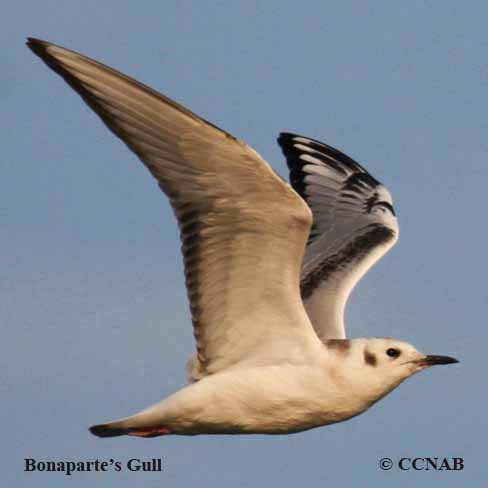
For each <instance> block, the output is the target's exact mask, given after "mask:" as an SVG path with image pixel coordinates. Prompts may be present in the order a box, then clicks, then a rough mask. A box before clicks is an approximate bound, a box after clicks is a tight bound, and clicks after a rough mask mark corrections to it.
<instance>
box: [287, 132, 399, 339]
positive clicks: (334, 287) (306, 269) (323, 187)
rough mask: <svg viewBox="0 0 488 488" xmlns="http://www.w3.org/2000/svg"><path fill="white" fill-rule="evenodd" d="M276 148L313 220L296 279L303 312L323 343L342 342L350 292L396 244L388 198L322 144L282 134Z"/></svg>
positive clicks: (343, 157)
mask: <svg viewBox="0 0 488 488" xmlns="http://www.w3.org/2000/svg"><path fill="white" fill-rule="evenodd" d="M278 143H279V145H280V146H281V148H282V150H283V153H284V155H285V156H286V161H287V164H288V168H289V169H290V182H291V184H292V186H293V188H294V189H295V190H296V191H297V192H298V193H299V194H300V195H301V196H302V198H303V199H304V200H305V201H306V202H307V203H308V205H309V207H310V208H311V210H312V214H313V226H312V230H311V233H310V237H309V240H308V244H307V249H306V251H305V258H304V262H303V268H302V274H301V292H302V298H303V300H304V303H305V308H306V309H307V312H308V315H309V317H310V320H311V321H312V324H313V326H314V328H315V330H316V332H317V334H318V336H319V337H320V338H321V339H322V340H326V339H329V338H344V337H345V329H344V307H345V304H346V301H347V298H348V297H349V294H350V293H351V290H352V289H353V288H354V286H355V285H356V283H357V282H358V281H359V280H360V279H361V278H362V277H363V276H364V274H365V273H366V272H367V271H368V269H369V268H370V267H371V266H373V264H374V263H375V262H376V261H378V260H379V259H380V258H381V257H382V256H383V255H384V254H385V253H386V252H387V251H388V250H389V249H390V248H391V247H392V246H393V245H394V244H395V242H396V240H397V239H398V223H397V219H396V216H395V211H394V209H393V202H392V199H391V195H390V192H389V191H388V190H387V189H386V188H385V187H384V186H383V185H382V184H381V183H379V182H378V181H377V180H376V179H375V178H373V177H372V176H371V175H370V174H369V173H368V172H367V171H366V170H365V169H364V168H363V167H362V166H361V165H360V164H358V163H356V162H355V161H354V160H353V159H351V158H350V157H349V156H347V155H345V154H343V153H341V152H340V151H338V150H337V149H334V148H333V147H330V146H328V145H326V144H323V143H322V142H319V141H315V140H313V139H309V138H308V137H303V136H299V135H296V134H288V133H282V134H280V137H279V138H278Z"/></svg>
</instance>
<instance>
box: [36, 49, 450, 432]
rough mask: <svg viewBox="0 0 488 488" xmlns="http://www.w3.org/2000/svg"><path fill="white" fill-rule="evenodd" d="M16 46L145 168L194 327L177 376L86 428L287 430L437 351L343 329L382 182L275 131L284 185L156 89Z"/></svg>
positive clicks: (375, 247)
mask: <svg viewBox="0 0 488 488" xmlns="http://www.w3.org/2000/svg"><path fill="white" fill-rule="evenodd" d="M27 44H28V46H29V47H30V49H31V50H32V51H33V52H34V53H35V54H36V55H37V56H39V57H40V58H41V59H42V60H43V61H44V62H45V63H46V64H47V65H48V66H49V67H50V68H51V69H53V70H54V71H55V72H57V73H58V74H59V75H60V76H61V77H62V78H64V80H65V81H66V82H67V83H68V84H69V85H70V86H71V87H72V88H73V89H74V90H75V91H76V92H78V94H79V95H80V96H81V97H82V98H83V100H84V101H85V102H86V103H87V104H88V105H89V106H90V107H91V108H92V109H93V110H94V111H95V112H96V113H97V114H98V116H99V117H100V118H101V119H102V121H103V122H104V123H105V125H106V126H107V127H108V128H109V129H110V130H111V131H112V132H113V133H114V134H115V135H116V136H117V137H119V138H120V139H122V141H123V142H124V143H125V144H126V145H127V146H128V147H129V149H130V150H131V151H133V152H134V153H135V154H136V155H137V156H138V157H139V159H140V160H141V161H142V162H143V163H144V165H145V166H146V167H147V168H148V170H149V171H150V172H151V173H152V175H153V176H154V177H155V178H156V180H157V181H158V184H159V186H160V188H161V190H162V191H163V192H164V193H165V194H166V196H167V197H168V198H169V201H170V203H171V206H172V208H173V210H174V213H175V215H176V218H177V220H178V225H179V230H180V236H181V242H182V252H183V259H184V267H185V277H186V288H187V292H188V298H189V301H190V309H191V316H192V321H193V327H194V334H195V339H196V353H195V355H194V356H193V357H192V358H191V359H190V361H189V362H188V365H187V370H188V376H189V385H187V386H186V387H184V388H182V389H181V390H179V391H177V392H176V393H174V394H172V395H170V396H169V397H168V398H166V399H164V400H162V401H160V402H159V403H157V404H155V405H153V406H150V407H148V408H146V409H145V410H142V411H141V412H139V413H137V414H135V415H132V416H130V417H126V418H123V419H120V420H115V421H112V422H108V423H104V424H100V425H95V426H93V427H91V428H90V431H91V432H92V433H93V434H95V435H97V436H100V437H113V436H119V435H132V436H138V437H155V436H159V435H167V434H180V435H195V434H251V433H261V434H287V433H292V432H299V431H304V430H307V429H311V428H314V427H319V426H322V425H327V424H332V423H334V422H340V421H343V420H347V419H349V418H351V417H353V416H355V415H358V414H360V413H362V412H364V411H365V410H367V409H368V408H369V407H371V406H372V405H373V404H374V403H375V402H377V401H378V400H380V399H381V398H382V397H384V396H385V395H386V394H387V393H389V392H390V391H391V390H393V389H394V388H395V387H396V386H398V385H399V384H400V383H401V382H402V381H404V380H405V379H406V378H408V377H409V376H412V375H413V374H415V373H416V372H418V371H421V370H423V369H425V368H427V367H429V366H432V365H436V364H449V363H456V362H457V360H456V359H454V358H451V357H449V356H437V355H426V354H423V353H421V352H418V351H417V350H416V349H415V348H414V347H413V346H412V345H410V344H408V343H406V342H402V341H398V340H395V339H391V338H372V339H362V338H361V339H346V335H345V329H344V322H343V316H344V306H345V304H346V301H347V298H348V296H349V294H350V292H351V290H352V288H353V287H354V286H355V284H356V283H357V282H358V280H359V279H360V278H361V277H362V276H363V275H364V274H365V273H366V271H367V270H368V269H369V268H370V267H371V266H372V265H373V264H374V263H375V262H376V261H377V260H378V259H380V258H381V257H382V256H383V255H384V254H385V253H386V252H387V251H388V250H389V249H390V248H391V247H392V246H393V244H394V243H395V241H396V240H397V237H398V225H397V219H396V216H395V212H394V209H393V204H392V199H391V195H390V193H389V192H388V190H387V189H386V188H385V187H384V186H383V185H381V184H380V183H379V182H378V181H377V180H376V179H375V178H373V177H372V176H371V175H370V174H369V173H368V172H367V171H366V170H365V169H364V168H363V167H362V166H361V165H359V164H358V163H356V162H355V161H354V160H352V159H351V158H350V157H348V156H346V155H345V154H343V153H342V152H340V151H338V150H337V149H334V148H332V147H330V146H328V145H326V144H323V143H321V142H318V141H316V140H313V139H309V138H307V137H303V136H300V135H295V134H289V133H283V134H281V135H280V137H279V139H278V143H279V145H280V146H281V149H282V151H283V153H284V155H285V157H286V161H287V164H288V167H289V169H290V181H291V186H290V185H288V184H287V183H286V182H285V181H283V180H282V179H281V178H280V177H279V176H278V175H277V174H276V173H275V172H274V171H273V170H272V169H271V167H270V166H269V165H268V163H267V162H266V161H265V160H264V159H262V158H261V156H259V154H258V153H257V152H256V151H254V150H253V149H252V148H250V147H249V146H247V145H246V144H244V143H243V142H241V141H240V140H238V139H236V138H235V137H233V136H231V135H230V134H228V133H226V132H224V131H223V130H221V129H219V128H218V127H216V126H214V125H212V124H211V123H209V122H207V121H205V120H203V119H202V118H200V117H198V116H197V115H195V114H194V113H192V112H190V111H189V110H187V109H186V108H184V107H182V106H181V105H178V104H177V103H175V102H174V101H172V100H171V99H169V98H167V97H165V96H164V95H161V94H160V93H158V92H156V91H154V90H152V89H151V88H149V87H147V86H145V85H143V84H141V83H139V82H137V81H136V80H134V79H132V78H129V77H128V76H126V75H124V74H122V73H119V72H118V71H115V70H113V69H111V68H109V67H107V66H105V65H103V64H100V63H98V62H96V61H94V60H92V59H89V58H87V57H85V56H82V55H80V54H78V53H76V52H73V51H70V50H68V49H64V48H62V47H60V46H56V45H54V44H51V43H49V42H45V41H41V40H38V39H29V40H28V43H27Z"/></svg>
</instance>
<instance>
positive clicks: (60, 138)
mask: <svg viewBox="0 0 488 488" xmlns="http://www.w3.org/2000/svg"><path fill="white" fill-rule="evenodd" d="M487 18H488V5H487V4H486V2H482V1H471V2H465V3H463V2H454V1H445V2H424V1H412V2H398V1H393V2H390V1H377V2H360V1H340V2H339V1H337V2H323V1H309V2H306V1H305V2H300V3H296V2H286V1H281V2H278V1H268V2H256V1H248V2H232V1H230V2H224V1H213V2H209V1H202V2H196V1H193V2H191V1H189V2H181V1H180V2H173V1H168V2H158V1H146V2H142V3H138V2H129V1H115V0H108V1H104V2H100V1H96V2H95V1H92V0H84V1H83V2H81V1H78V0H73V1H70V2H58V1H53V0H46V1H44V2H34V1H18V2H15V3H13V2H10V3H9V4H8V6H6V7H4V9H3V11H2V17H1V19H0V40H1V41H2V45H3V49H2V54H1V59H2V71H1V75H0V88H1V90H0V96H1V102H2V116H1V117H0V133H1V137H0V140H1V141H2V151H3V157H2V158H1V159H0V166H1V174H2V178H1V179H0V225H1V229H2V245H1V246H0V270H1V271H0V293H1V298H0V322H1V333H2V341H1V344H0V367H1V371H2V375H1V377H0V378H1V379H0V392H1V393H0V395H1V399H2V409H1V412H2V430H3V432H2V442H1V443H0V455H1V458H2V461H3V462H2V465H3V468H2V478H3V479H4V480H5V483H6V484H8V486H25V485H26V484H27V483H28V482H32V483H36V484H46V483H48V484H49V486H53V487H54V486H64V485H65V484H66V483H68V482H69V484H70V486H72V487H79V486H80V487H81V486H87V485H88V484H90V486H104V487H105V486H117V487H125V486H134V484H139V483H144V485H145V486H148V487H152V486H154V487H156V486H158V487H159V486H166V487H181V486H192V485H195V484H197V483H198V484H199V486H215V487H224V486H229V484H231V486H234V487H248V486H260V485H265V484H268V485H269V484H271V483H272V484H273V485H279V486H281V487H292V486H293V487H295V486H296V485H297V484H300V485H307V486H309V485H319V484H320V485H327V486H332V485H334V484H337V485H338V486H360V485H361V486H365V485H366V484H367V485H368V486H371V485H373V484H374V485H375V486H378V487H383V486H385V487H386V486H388V487H390V486H392V483H393V484H394V485H395V486H398V487H403V486H412V484H413V483H417V484H420V485H422V486H442V487H451V486H452V487H454V486H456V487H457V486H459V484H460V483H464V484H465V486H470V487H471V486H473V487H475V486H484V482H483V480H485V479H486V477H487V474H488V469H487V468H486V459H485V458H484V454H485V450H486V435H487V430H488V429H487V421H486V417H485V414H486V404H487V400H488V395H487V391H486V371H487V368H486V351H485V348H486V343H487V336H488V333H487V327H486V323H485V322H486V319H485V317H486V313H485V310H486V304H487V291H486V279H485V276H486V261H485V258H484V256H485V253H486V248H487V229H486V216H485V215H484V213H485V209H486V203H485V197H486V196H485V185H486V181H487V178H488V170H487V149H488V139H487V137H486V134H487V129H488V118H487V113H488V111H487V85H488V64H487V53H488V40H487V39H488V37H487V35H486V19H487ZM27 36H35V37H40V38H44V39H46V40H49V41H52V42H56V43H59V44H61V45H64V46H66V47H69V48H72V49H75V50H78V51H80V52H82V53H84V54H87V55H89V56H91V57H94V58H96V59H98V60H101V61H103V62H105V63H107V64H109V65H111V66H114V67H115V68H117V69H119V70H122V71H123V72H126V73H127V74H129V75H131V76H133V77H135V78H137V79H139V80H141V81H143V82H145V83H147V84H149V85H151V86H153V87H154V88H156V89H158V90H160V91H161V92H163V93H165V94H166V95H168V96H170V97H172V98H174V99H175V100H176V101H178V102H180V103H182V104H184V105H185V106H187V107H189V108H190V109H191V110H193V111H194V112H196V113H198V114H200V115H201V116H203V117H205V118H206V119H208V120H211V121H212V122H214V123H215V124H217V125H219V126H221V127H223V128H225V129H226V130H227V131H229V132H231V133H233V134H234V135H236V136H237V137H239V138H241V139H243V140H245V141H246V142H247V143H249V144H250V145H251V146H253V147H254V148H255V149H257V150H258V151H259V152H260V153H261V154H262V155H263V156H264V157H265V158H266V159H267V160H268V161H269V162H270V163H271V164H272V165H273V167H274V168H275V169H276V170H277V171H278V172H279V173H280V174H282V175H283V176H286V171H285V164H284V160H283V158H282V156H281V153H280V151H279V148H278V146H277V144H276V142H275V140H276V137H277V135H278V133H279V132H280V131H283V130H287V131H294V132H299V133H302V134H305V135H308V136H310V137H314V138H318V139H321V140H324V141H325V142H327V143H329V144H331V145H334V146H336V147H338V148H340V149H342V150H344V151H345V152H347V153H348V154H350V155H351V156H353V157H354V158H356V159H358V160H359V161H360V162H361V163H362V164H363V165H365V166H366V167H367V168H368V169H369V170H370V171H371V172H372V174H373V175H374V176H376V177H377V178H379V179H380V180H382V181H383V182H384V183H385V184H386V185H388V187H389V189H390V190H391V192H392V194H393V197H394V201H395V208H396V210H397V214H398V216H399V220H400V226H401V235H400V241H399V243H398V245H397V246H396V247H395V248H394V249H393V251H392V252H391V253H390V254H389V255H388V256H387V257H386V258H385V259H384V260H383V261H382V262H381V263H380V264H379V265H377V266H376V267H375V268H374V270H372V271H371V272H370V273H369V274H368V276H367V277H366V278H365V279H364V280H363V281H362V282H361V283H360V285H359V286H358V288H357V289H356V290H355V291H354V293H353V295H352V297H351V300H350V302H349V306H348V309H347V317H346V319H347V326H348V333H349V335H350V336H352V337H358V336H359V337H361V336H393V337H397V338H399V339H405V340H407V341H410V342H412V343H414V344H415V345H416V346H417V348H418V349H420V350H423V351H425V352H429V353H437V354H449V355H453V356H455V357H458V358H459V359H460V360H461V363H460V364H459V365H456V366H450V367H438V368H432V370H430V371H427V372H425V373H422V374H420V375H417V376H415V377H414V378H411V379H410V380H408V381H407V382H405V383H404V384H403V385H401V386H400V387H399V388H398V389H397V390H395V391H394V392H393V393H392V394H390V395H389V396H388V397H387V398H386V399H384V400H382V401H381V402H380V403H378V404H377V405H376V406H374V407H373V408H372V409H371V410H370V411H369V412H367V413H366V414H364V415H361V416H359V417H357V418H354V419H352V420H350V421H348V422H345V423H342V424H336V425H333V426H330V427H326V428H321V429H316V430H313V431H310V432H306V433H303V434H297V435H292V436H281V437H266V436H247V437H246V436H240V437H233V436H223V437H218V436H214V437H212V436H207V437H205V436H201V437H195V438H178V437H172V438H157V439H154V440H141V439H133V438H116V439H109V440H101V439H98V438H95V437H93V436H91V435H90V434H89V433H88V431H87V430H86V428H87V427H88V426H89V425H92V424H93V423H98V422H100V421H105V420H108V419H111V418H116V417H120V416H124V415H126V414H129V413H132V412H135V411H137V410H139V409H140V408H142V407H144V406H146V405H148V404H150V403H153V402H155V401H157V400H159V399H161V398H163V397H164V396H166V395H168V394H169V393H171V392H173V391H175V390H176V389H178V388H180V387H181V386H182V384H183V382H184V371H183V366H184V362H185V361H186V359H187V357H188V356H189V355H190V354H191V352H192V350H193V347H194V345H193V338H192V331H191V324H190V319H189V313H188V306H187V303H186V296H185V290H184V285H183V276H182V264H181V259H180V253H179V242H178V234H177V230H176V226H175V221H174V217H173V215H172V213H171V210H170V208H169V206H168V204H167V202H166V201H165V197H164V195H163V194H162V193H160V191H159V190H158V188H157V185H156V183H155V181H153V180H152V178H151V177H150V176H149V174H148V173H147V171H145V170H144V168H143V167H142V165H141V164H140V163H139V162H138V161H137V159H136V158H135V156H133V155H132V154H130V153H129V152H128V151H127V149H126V148H125V146H124V145H123V144H121V143H120V142H119V141H118V140H117V139H116V138H115V137H113V135H112V134H110V133H109V132H108V131H107V129H106V128H105V127H104V126H103V125H102V124H101V123H100V122H99V120H98V119H97V118H96V116H94V115H93V114H92V113H91V111H90V110H89V109H88V108H87V107H86V106H85V105H84V104H83V103H82V101H81V99H80V98H79V97H78V96H77V95H75V94H74V93H73V92H72V90H71V89H70V88H69V87H68V86H67V85H66V84H65V83H64V82H63V81H62V80H61V79H60V78H59V77H57V76H55V75H54V74H53V73H52V72H50V71H49V70H48V69H47V68H46V66H45V65H43V64H42V63H41V62H40V60H39V59H37V58H35V57H34V56H33V55H32V54H31V53H30V51H28V49H26V48H25V46H24V40H25V37H27ZM383 456H389V457H391V458H392V459H394V460H398V459H399V458H401V457H404V456H407V457H416V456H430V457H440V458H443V457H451V456H461V457H463V458H464V463H465V469H464V470H463V471H462V472H457V473H454V472H442V471H441V472H434V471H429V472H413V471H405V472H401V471H400V470H398V469H393V470H391V471H389V472H383V471H381V470H380V469H379V467H378V462H379V460H380V458H381V457H383ZM26 457H34V458H37V459H38V460H56V461H58V460H72V461H84V460H93V459H101V460H104V459H115V460H121V461H122V462H126V461H127V460H128V459H130V458H132V457H138V458H141V459H151V458H153V457H156V458H162V459H163V463H164V471H163V472H162V473H147V474H141V473H127V472H120V473H114V472H109V473H85V474H83V473H76V474H73V475H72V476H71V477H70V478H69V479H68V478H67V477H66V476H65V475H63V474H56V473H53V474H47V473H23V459H24V458H26Z"/></svg>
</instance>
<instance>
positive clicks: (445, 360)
mask: <svg viewBox="0 0 488 488" xmlns="http://www.w3.org/2000/svg"><path fill="white" fill-rule="evenodd" d="M416 362H417V364H419V365H420V366H435V365H437V364H453V363H459V361H458V360H457V359H454V358H452V357H450V356H435V355H428V356H425V357H423V358H422V359H419V360H418V361H416Z"/></svg>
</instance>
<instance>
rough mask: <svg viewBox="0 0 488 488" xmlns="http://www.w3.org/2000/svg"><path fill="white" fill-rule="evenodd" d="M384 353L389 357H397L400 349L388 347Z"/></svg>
mask: <svg viewBox="0 0 488 488" xmlns="http://www.w3.org/2000/svg"><path fill="white" fill-rule="evenodd" d="M386 355H387V356H390V357H391V358H397V357H398V356H400V351H399V350H398V349H395V348H394V347H390V348H389V349H387V350H386Z"/></svg>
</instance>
